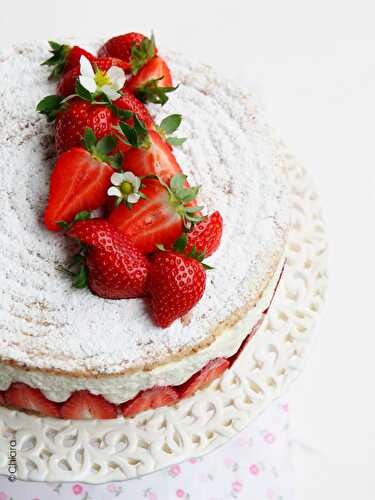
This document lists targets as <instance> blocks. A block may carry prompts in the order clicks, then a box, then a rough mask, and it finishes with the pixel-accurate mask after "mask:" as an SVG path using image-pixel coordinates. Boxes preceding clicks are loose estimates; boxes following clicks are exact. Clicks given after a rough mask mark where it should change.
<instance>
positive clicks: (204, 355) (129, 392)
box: [0, 259, 284, 404]
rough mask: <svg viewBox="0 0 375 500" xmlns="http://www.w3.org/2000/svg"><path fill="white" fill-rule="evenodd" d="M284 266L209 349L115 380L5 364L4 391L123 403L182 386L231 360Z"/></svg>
mask: <svg viewBox="0 0 375 500" xmlns="http://www.w3.org/2000/svg"><path fill="white" fill-rule="evenodd" d="M283 265H284V259H281V261H280V263H279V266H278V269H277V271H276V272H275V274H274V276H273V278H272V280H271V281H270V283H269V285H268V287H267V288H266V290H265V291H264V293H263V295H262V297H261V299H260V300H259V301H258V303H257V305H256V306H255V307H254V308H253V309H251V311H249V312H248V314H246V315H245V317H243V318H242V319H241V320H240V321H238V322H237V323H236V324H235V326H233V327H231V328H230V329H226V330H224V331H223V332H222V333H221V335H220V336H219V337H217V338H216V340H215V341H214V342H213V343H212V344H211V345H210V346H209V347H207V348H206V349H202V350H201V351H199V352H197V353H194V354H191V355H189V356H186V357H185V358H183V359H181V360H179V361H176V362H172V363H167V364H165V365H162V366H159V367H156V368H154V369H153V370H150V371H148V372H144V371H138V372H135V373H132V374H128V375H119V376H113V377H103V378H95V377H87V378H85V377H69V376H66V375H56V374H49V373H45V372H42V371H38V370H30V371H26V370H23V369H22V368H18V367H13V366H9V365H3V366H1V367H0V390H6V389H8V387H9V386H10V385H11V384H12V383H14V382H23V383H25V384H27V385H29V386H30V387H34V388H37V389H40V390H41V391H42V392H43V394H44V395H45V396H46V398H48V399H49V400H50V401H56V402H63V401H66V400H67V399H68V398H69V396H70V395H71V394H72V393H73V392H75V391H79V390H82V389H86V390H88V391H90V392H91V393H92V394H100V395H102V396H104V398H105V399H106V400H107V401H110V402H111V403H115V404H120V403H123V402H125V401H128V400H129V399H132V398H133V397H134V396H136V395H137V394H138V392H139V391H142V390H145V389H149V388H151V387H153V386H156V385H159V386H166V385H173V386H174V385H180V384H182V383H184V382H186V380H188V379H189V378H190V377H191V376H192V375H193V374H194V373H196V372H198V371H199V370H200V369H201V368H203V366H205V364H206V363H208V361H210V360H211V359H215V358H217V357H224V358H228V357H230V356H232V355H233V354H235V353H236V352H237V351H238V349H239V348H240V346H241V344H242V342H243V341H244V339H245V338H246V336H247V335H248V334H249V333H250V331H251V329H252V327H253V326H254V325H255V324H256V323H257V321H258V320H259V319H260V317H261V315H262V313H263V311H264V310H265V309H266V308H267V307H268V306H269V304H270V302H271V300H272V296H273V293H274V290H275V288H276V286H277V282H278V279H279V277H280V273H281V271H282V268H283Z"/></svg>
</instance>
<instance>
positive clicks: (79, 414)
mask: <svg viewBox="0 0 375 500" xmlns="http://www.w3.org/2000/svg"><path fill="white" fill-rule="evenodd" d="M61 416H62V418H65V419H79V420H84V419H96V418H97V419H109V418H116V417H117V408H116V406H115V405H113V404H112V403H109V402H108V401H106V400H105V399H104V398H103V397H102V396H95V395H94V394H91V393H90V392H88V391H77V392H74V393H73V394H72V395H71V396H70V398H69V399H68V400H67V401H65V403H64V404H63V405H62V407H61Z"/></svg>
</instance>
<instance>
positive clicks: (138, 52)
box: [98, 32, 157, 74]
mask: <svg viewBox="0 0 375 500" xmlns="http://www.w3.org/2000/svg"><path fill="white" fill-rule="evenodd" d="M156 53H157V49H156V47H155V40H154V37H153V36H151V38H147V37H145V36H144V35H142V34H141V33H134V32H133V33H126V34H125V35H119V36H115V37H113V38H111V39H110V40H108V41H107V42H106V43H105V44H104V45H103V46H102V47H101V48H100V49H99V52H98V55H99V57H117V58H118V59H121V60H122V61H124V63H126V64H127V66H128V67H127V71H128V72H130V71H131V72H132V73H133V74H136V73H137V72H138V71H139V70H140V69H141V68H142V67H143V66H144V65H145V64H146V63H147V62H148V61H149V60H150V59H152V58H153V57H154V56H155V55H156Z"/></svg>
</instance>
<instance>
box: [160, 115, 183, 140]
mask: <svg viewBox="0 0 375 500" xmlns="http://www.w3.org/2000/svg"><path fill="white" fill-rule="evenodd" d="M181 122H182V115H179V114H174V115H169V116H167V117H166V118H164V119H163V120H162V121H161V123H160V125H159V127H160V128H161V129H162V130H163V131H164V133H165V134H167V135H169V134H173V132H176V130H177V129H178V127H179V126H180V125H181Z"/></svg>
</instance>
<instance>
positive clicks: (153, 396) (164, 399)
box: [122, 387, 178, 417]
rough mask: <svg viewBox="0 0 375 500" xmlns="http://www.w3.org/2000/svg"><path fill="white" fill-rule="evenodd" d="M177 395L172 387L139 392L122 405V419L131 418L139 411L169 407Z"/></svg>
mask: <svg viewBox="0 0 375 500" xmlns="http://www.w3.org/2000/svg"><path fill="white" fill-rule="evenodd" d="M177 400H178V393H177V391H176V390H175V389H173V387H153V388H151V389H147V390H146V391H142V392H140V393H139V394H138V395H137V396H136V397H135V398H134V399H132V400H131V401H128V402H126V403H124V404H123V405H122V413H123V415H124V417H132V416H133V415H135V414H136V413H139V412H141V411H146V410H150V409H152V408H159V407H160V406H169V405H172V404H173V403H176V402H177Z"/></svg>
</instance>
